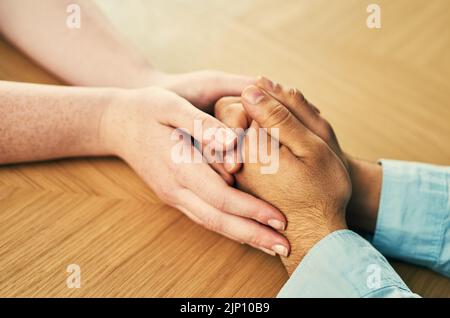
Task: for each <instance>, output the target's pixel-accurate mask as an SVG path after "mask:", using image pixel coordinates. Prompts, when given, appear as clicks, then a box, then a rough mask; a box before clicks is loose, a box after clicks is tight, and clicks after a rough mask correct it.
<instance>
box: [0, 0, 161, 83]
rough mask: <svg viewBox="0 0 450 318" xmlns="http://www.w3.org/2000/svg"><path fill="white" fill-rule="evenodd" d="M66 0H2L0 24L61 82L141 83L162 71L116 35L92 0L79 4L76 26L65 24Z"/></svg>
mask: <svg viewBox="0 0 450 318" xmlns="http://www.w3.org/2000/svg"><path fill="white" fill-rule="evenodd" d="M71 3H73V1H70V0H43V1H34V0H2V1H0V30H1V32H2V33H3V34H4V35H5V36H6V37H7V38H8V39H9V40H10V41H11V42H12V43H14V44H15V45H16V46H17V47H19V48H20V49H21V50H23V51H24V52H25V53H26V54H28V55H29V56H30V57H31V58H33V59H34V60H35V61H36V62H37V63H39V64H40V65H42V66H43V67H45V68H46V69H48V70H49V71H51V72H52V73H54V74H55V75H56V76H58V77H59V78H61V79H62V80H63V81H65V82H66V83H69V84H72V85H78V86H108V87H124V88H131V87H145V86H149V85H151V84H152V83H153V82H154V81H156V80H157V78H158V77H159V76H160V75H161V74H160V73H159V72H156V71H154V70H152V67H151V65H150V64H149V63H148V62H147V60H146V59H145V58H144V57H143V56H142V55H141V54H139V53H138V52H137V51H135V50H134V49H133V48H132V46H131V45H129V43H127V41H125V40H124V39H123V38H122V37H120V35H119V32H117V31H116V30H115V29H114V27H113V26H112V25H111V24H110V23H109V22H108V20H107V19H106V18H105V17H104V16H103V14H102V13H101V12H100V10H99V9H98V8H97V7H96V6H95V4H94V2H92V1H88V0H79V1H76V3H77V4H78V5H80V7H81V28H79V29H71V28H69V27H68V26H67V25H66V19H67V17H68V16H69V13H67V12H66V10H67V7H68V5H69V4H71Z"/></svg>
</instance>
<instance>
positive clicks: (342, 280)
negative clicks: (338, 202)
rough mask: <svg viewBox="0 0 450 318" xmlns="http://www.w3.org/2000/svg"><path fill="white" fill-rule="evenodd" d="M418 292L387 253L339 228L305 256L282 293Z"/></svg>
mask: <svg viewBox="0 0 450 318" xmlns="http://www.w3.org/2000/svg"><path fill="white" fill-rule="evenodd" d="M388 296H393V297H395V296H400V297H401V296H407V297H408V296H413V297H414V296H415V295H414V294H412V293H411V291H410V290H409V289H408V287H407V286H406V285H405V283H404V282H403V281H402V279H401V278H400V277H399V276H398V275H397V273H396V272H395V271H394V270H393V269H392V267H391V266H390V265H389V263H388V262H387V261H386V259H385V258H384V256H383V255H381V254H380V253H379V252H378V251H377V250H375V249H374V248H373V246H372V245H371V244H370V243H369V242H367V241H366V240H365V239H363V238H362V237H361V236H359V235H358V234H356V233H355V232H352V231H350V230H341V231H336V232H334V233H332V234H330V235H328V236H326V237H325V238H324V239H322V240H321V241H320V242H318V243H317V244H316V245H315V246H314V247H313V248H312V249H311V250H310V251H309V253H308V254H307V255H306V256H305V257H304V259H303V260H302V262H301V263H300V265H299V266H298V267H297V269H296V270H295V271H294V273H293V274H292V276H291V278H290V279H289V280H288V282H287V283H286V285H285V286H284V287H283V288H282V290H281V291H280V293H279V294H278V297H281V298H286V297H288V298H303V297H307V298H309V297H327V298H329V297H388Z"/></svg>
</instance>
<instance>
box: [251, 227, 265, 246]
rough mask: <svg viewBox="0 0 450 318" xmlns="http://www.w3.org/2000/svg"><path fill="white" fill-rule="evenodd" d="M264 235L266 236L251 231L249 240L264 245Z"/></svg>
mask: <svg viewBox="0 0 450 318" xmlns="http://www.w3.org/2000/svg"><path fill="white" fill-rule="evenodd" d="M258 232H259V231H258ZM263 237H264V234H263V233H251V234H249V237H248V241H249V243H250V244H252V245H253V246H262V243H263V239H262V238H263Z"/></svg>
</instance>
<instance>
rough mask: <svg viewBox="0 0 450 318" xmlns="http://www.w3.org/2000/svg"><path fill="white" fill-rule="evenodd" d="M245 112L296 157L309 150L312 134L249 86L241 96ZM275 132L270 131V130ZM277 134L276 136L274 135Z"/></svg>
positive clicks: (258, 90) (264, 94)
mask: <svg viewBox="0 0 450 318" xmlns="http://www.w3.org/2000/svg"><path fill="white" fill-rule="evenodd" d="M242 97H243V98H242V101H243V105H244V108H245V110H246V111H247V113H248V114H249V116H250V117H251V118H253V120H255V121H256V122H257V123H258V124H259V125H260V126H261V127H263V128H266V129H267V130H268V133H269V134H270V135H271V136H272V137H274V138H276V139H278V140H279V141H280V142H281V143H282V144H283V145H285V146H286V147H288V148H289V149H290V150H291V151H292V152H293V153H294V154H295V155H296V156H299V157H300V156H303V155H304V154H305V152H306V151H307V150H308V149H311V147H312V145H311V141H313V138H314V137H313V134H312V133H311V132H310V131H309V130H308V129H307V128H306V127H305V126H304V125H303V124H302V123H301V122H300V121H299V120H298V119H297V118H296V117H295V116H294V115H293V114H292V113H291V112H290V111H289V109H288V108H287V107H286V106H284V105H283V104H282V103H280V102H279V101H278V100H276V99H275V98H273V97H271V96H269V95H268V94H266V93H265V92H264V91H263V90H261V89H260V88H258V87H256V86H249V87H248V88H246V89H245V90H244V92H243V94H242ZM274 128H275V129H277V130H272V129H274ZM276 132H278V136H275V135H274V133H276Z"/></svg>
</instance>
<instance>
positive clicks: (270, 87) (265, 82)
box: [260, 76, 275, 92]
mask: <svg viewBox="0 0 450 318" xmlns="http://www.w3.org/2000/svg"><path fill="white" fill-rule="evenodd" d="M260 83H262V84H263V88H264V89H265V90H266V91H268V92H273V91H274V89H275V83H274V82H272V81H271V80H270V79H268V78H267V77H265V76H261V78H260Z"/></svg>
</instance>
